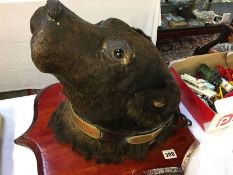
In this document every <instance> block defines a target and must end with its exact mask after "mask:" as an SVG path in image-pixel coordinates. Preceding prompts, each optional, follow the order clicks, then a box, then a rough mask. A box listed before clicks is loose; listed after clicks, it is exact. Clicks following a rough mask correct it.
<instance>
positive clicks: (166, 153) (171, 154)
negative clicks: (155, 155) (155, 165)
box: [162, 149, 177, 159]
mask: <svg viewBox="0 0 233 175" xmlns="http://www.w3.org/2000/svg"><path fill="white" fill-rule="evenodd" d="M162 152H163V157H164V159H175V158H177V155H176V152H175V150H174V149H169V150H163V151H162Z"/></svg>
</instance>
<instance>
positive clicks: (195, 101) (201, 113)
mask: <svg viewBox="0 0 233 175" xmlns="http://www.w3.org/2000/svg"><path fill="white" fill-rule="evenodd" d="M169 70H170V72H171V74H172V76H173V78H174V80H175V81H176V83H177V85H178V87H179V89H180V91H181V102H182V103H183V104H184V106H185V107H186V108H187V110H188V111H189V113H190V114H191V115H192V116H193V118H194V119H195V120H196V121H197V123H198V124H199V125H200V126H201V127H202V129H203V130H205V124H207V123H208V122H210V121H211V120H212V118H213V117H214V115H215V112H214V111H213V110H212V109H210V108H209V107H208V106H206V104H205V103H204V102H203V101H202V100H201V99H200V98H199V97H198V96H196V94H195V93H194V92H193V91H192V90H191V89H190V88H189V87H188V86H187V85H186V84H185V83H184V82H183V80H182V79H181V77H180V75H179V74H178V73H177V72H176V71H175V69H174V68H173V67H170V68H169Z"/></svg>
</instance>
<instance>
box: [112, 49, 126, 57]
mask: <svg viewBox="0 0 233 175" xmlns="http://www.w3.org/2000/svg"><path fill="white" fill-rule="evenodd" d="M113 55H114V56H115V57H116V58H117V59H121V58H123V57H124V55H125V51H124V49H122V48H118V49H115V50H114V51H113Z"/></svg>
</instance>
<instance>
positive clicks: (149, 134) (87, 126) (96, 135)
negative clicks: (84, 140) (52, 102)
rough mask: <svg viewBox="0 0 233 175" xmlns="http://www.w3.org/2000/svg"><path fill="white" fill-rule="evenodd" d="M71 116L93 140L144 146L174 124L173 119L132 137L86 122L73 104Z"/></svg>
mask: <svg viewBox="0 0 233 175" xmlns="http://www.w3.org/2000/svg"><path fill="white" fill-rule="evenodd" d="M70 115H71V116H72V117H73V119H74V120H75V122H76V123H75V124H76V125H77V127H78V128H79V129H80V130H81V131H82V132H83V133H85V134H86V135H88V136H89V137H91V138H93V139H97V140H103V141H112V142H121V141H123V142H126V143H129V144H143V143H147V142H152V143H153V141H154V139H155V137H156V136H157V135H158V134H159V133H160V132H161V131H163V130H164V129H165V128H166V127H167V126H169V125H170V124H171V123H172V119H173V117H171V118H169V120H167V121H166V122H164V123H162V124H160V125H158V126H156V127H155V128H153V129H150V130H145V131H140V132H138V133H136V134H135V133H134V135H131V134H129V133H117V132H112V131H110V130H108V129H105V128H102V127H100V126H96V125H94V124H92V123H90V122H88V121H85V120H84V119H83V118H82V117H81V116H80V115H79V114H77V113H76V112H74V110H73V107H72V104H71V103H70Z"/></svg>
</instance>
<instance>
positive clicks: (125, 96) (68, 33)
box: [31, 0, 180, 132]
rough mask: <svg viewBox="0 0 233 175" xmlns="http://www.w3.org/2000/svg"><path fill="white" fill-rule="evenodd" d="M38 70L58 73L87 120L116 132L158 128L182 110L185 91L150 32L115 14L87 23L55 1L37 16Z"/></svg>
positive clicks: (35, 53) (34, 54)
mask: <svg viewBox="0 0 233 175" xmlns="http://www.w3.org/2000/svg"><path fill="white" fill-rule="evenodd" d="M31 33H32V34H33V36H32V39H31V52H32V60H33V62H34V64H35V65H36V66H37V68H38V69H39V70H40V71H42V72H46V73H51V74H53V75H54V76H55V77H56V78H57V79H58V80H59V81H60V82H61V83H62V84H63V85H64V92H65V95H66V96H67V98H68V99H69V100H70V102H71V104H72V106H73V107H74V108H75V111H77V112H78V113H79V114H80V115H82V116H84V117H85V119H86V120H87V121H90V122H91V123H94V124H96V125H100V126H102V127H105V128H108V129H111V130H115V131H118V130H123V131H127V130H130V131H135V132H136V131H138V130H143V129H144V128H154V126H157V125H158V124H159V123H161V122H164V121H166V120H167V119H168V118H169V117H170V116H171V115H173V113H174V111H175V110H177V108H178V105H179V101H180V97H179V96H180V93H179V90H178V88H177V86H176V85H175V83H174V81H173V79H172V77H171V75H170V74H169V72H168V69H167V66H166V64H165V61H164V60H162V59H161V58H160V57H159V55H158V51H157V49H156V47H155V46H154V45H153V43H152V42H151V41H150V40H148V38H146V37H145V36H144V35H142V34H141V33H139V32H137V31H136V30H135V29H134V28H132V27H130V26H129V25H128V24H126V23H125V22H123V21H121V20H119V19H115V18H110V19H107V20H105V21H101V22H99V23H97V24H91V23H89V22H87V21H84V20H83V19H81V18H80V17H78V16H77V15H76V14H74V13H73V12H72V11H70V10H69V9H68V8H66V7H65V6H64V5H63V4H61V3H60V2H59V1H56V0H49V1H48V2H47V4H46V5H45V6H43V7H40V8H39V9H38V10H37V11H36V12H35V13H34V15H33V16H32V18H31Z"/></svg>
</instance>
